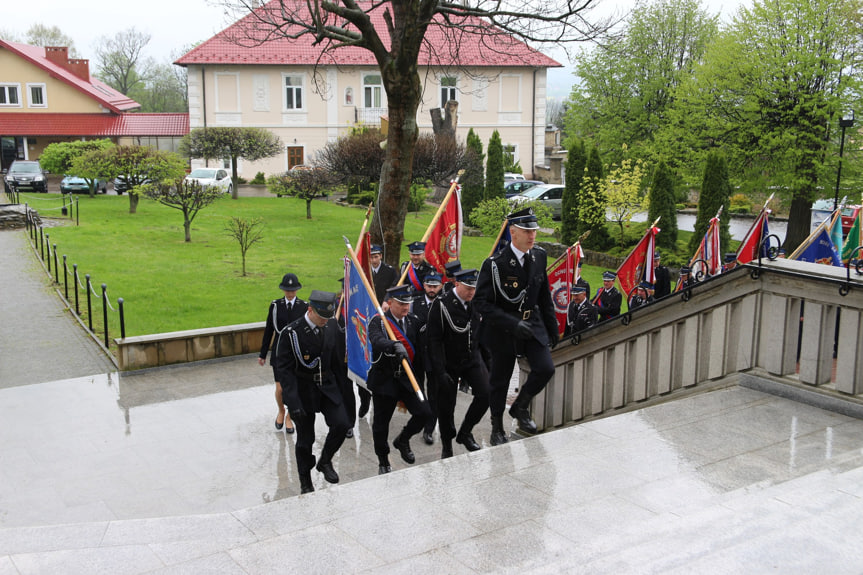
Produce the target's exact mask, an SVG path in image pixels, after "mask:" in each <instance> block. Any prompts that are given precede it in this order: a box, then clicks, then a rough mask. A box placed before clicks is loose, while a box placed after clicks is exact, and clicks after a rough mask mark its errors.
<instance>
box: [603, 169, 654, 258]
mask: <svg viewBox="0 0 863 575" xmlns="http://www.w3.org/2000/svg"><path fill="white" fill-rule="evenodd" d="M645 173H646V169H645V167H644V162H642V161H641V160H631V159H626V160H623V161H622V162H621V163H620V165H619V166H614V167H612V169H611V170H610V171H609V172H608V175H607V176H606V177H605V178H604V179H603V180H602V185H601V189H602V195H603V196H604V197H605V201H606V205H607V207H608V210H607V212H608V214H610V215H611V220H612V221H613V222H615V223H617V226H618V228H619V229H620V241H619V245H620V246H621V247H623V246H626V240H625V239H624V236H623V225H624V224H626V223H628V222H630V221H632V216H634V215H635V214H637V213H638V212H641V211H643V210H644V208H645V207H646V204H647V197H646V196H645V195H644V193H643V192H642V189H641V188H642V182H643V181H644V176H645Z"/></svg>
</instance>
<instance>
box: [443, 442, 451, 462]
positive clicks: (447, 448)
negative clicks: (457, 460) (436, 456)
mask: <svg viewBox="0 0 863 575" xmlns="http://www.w3.org/2000/svg"><path fill="white" fill-rule="evenodd" d="M449 457H452V442H451V441H446V442H443V443H442V444H441V448H440V458H441V459H447V458H449Z"/></svg>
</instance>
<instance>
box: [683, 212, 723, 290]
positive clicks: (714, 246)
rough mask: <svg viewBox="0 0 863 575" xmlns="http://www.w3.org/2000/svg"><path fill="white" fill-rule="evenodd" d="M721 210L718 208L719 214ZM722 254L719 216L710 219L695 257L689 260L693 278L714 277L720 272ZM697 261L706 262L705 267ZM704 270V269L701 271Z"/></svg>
mask: <svg viewBox="0 0 863 575" xmlns="http://www.w3.org/2000/svg"><path fill="white" fill-rule="evenodd" d="M721 212H722V209H721V208H720V213H721ZM721 254H722V252H721V250H720V245H719V216H718V215H717V216H716V217H715V218H711V219H710V223H709V224H708V226H707V232H706V233H705V234H704V237H703V238H701V244H700V245H699V246H698V250H696V252H695V255H694V256H692V259H691V260H689V267H690V268H692V275H693V277H697V276H698V274H699V273H704V274H707V275H708V276H715V275H716V274H718V273H719V272H720V271H722V256H721ZM698 260H704V261H705V262H707V266H705V265H704V264H703V263H702V262H700V261H698ZM702 268H704V269H702Z"/></svg>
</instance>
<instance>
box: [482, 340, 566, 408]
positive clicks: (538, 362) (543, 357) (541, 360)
mask: <svg viewBox="0 0 863 575" xmlns="http://www.w3.org/2000/svg"><path fill="white" fill-rule="evenodd" d="M520 347H521V348H522V355H523V356H524V357H525V358H526V359H527V363H528V364H529V365H530V374H529V375H528V376H527V381H525V382H524V385H522V386H521V387H520V388H519V392H518V400H519V401H524V402H525V403H527V402H528V401H530V400H531V399H532V398H533V396H534V395H536V394H537V393H539V392H540V391H542V390H543V389H544V388H545V386H546V384H547V383H548V380H550V379H551V377H552V376H553V375H554V363H553V362H552V361H551V350H549V348H548V346H546V345H542V344H541V343H539V341H537V340H536V339H534V338H531V339H529V340H527V341H525V342H522V343H520ZM501 348H503V349H500V350H499V351H497V352H496V353H495V355H494V360H493V361H492V363H491V377H490V378H489V379H490V381H489V383H490V384H491V393H490V395H489V408H490V410H491V415H492V417H501V416H502V415H503V411H504V409H506V393H507V390H508V389H509V380H510V378H511V377H512V370H513V368H514V367H515V359H516V353H515V349H513V348H511V347H510V346H501Z"/></svg>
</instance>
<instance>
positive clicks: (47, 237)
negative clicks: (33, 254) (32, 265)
mask: <svg viewBox="0 0 863 575" xmlns="http://www.w3.org/2000/svg"><path fill="white" fill-rule="evenodd" d="M50 241H51V236H50V234H45V245H46V246H48V275H49V276H50V275H51V244H50ZM42 259H43V260H44V259H45V256H42Z"/></svg>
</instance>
